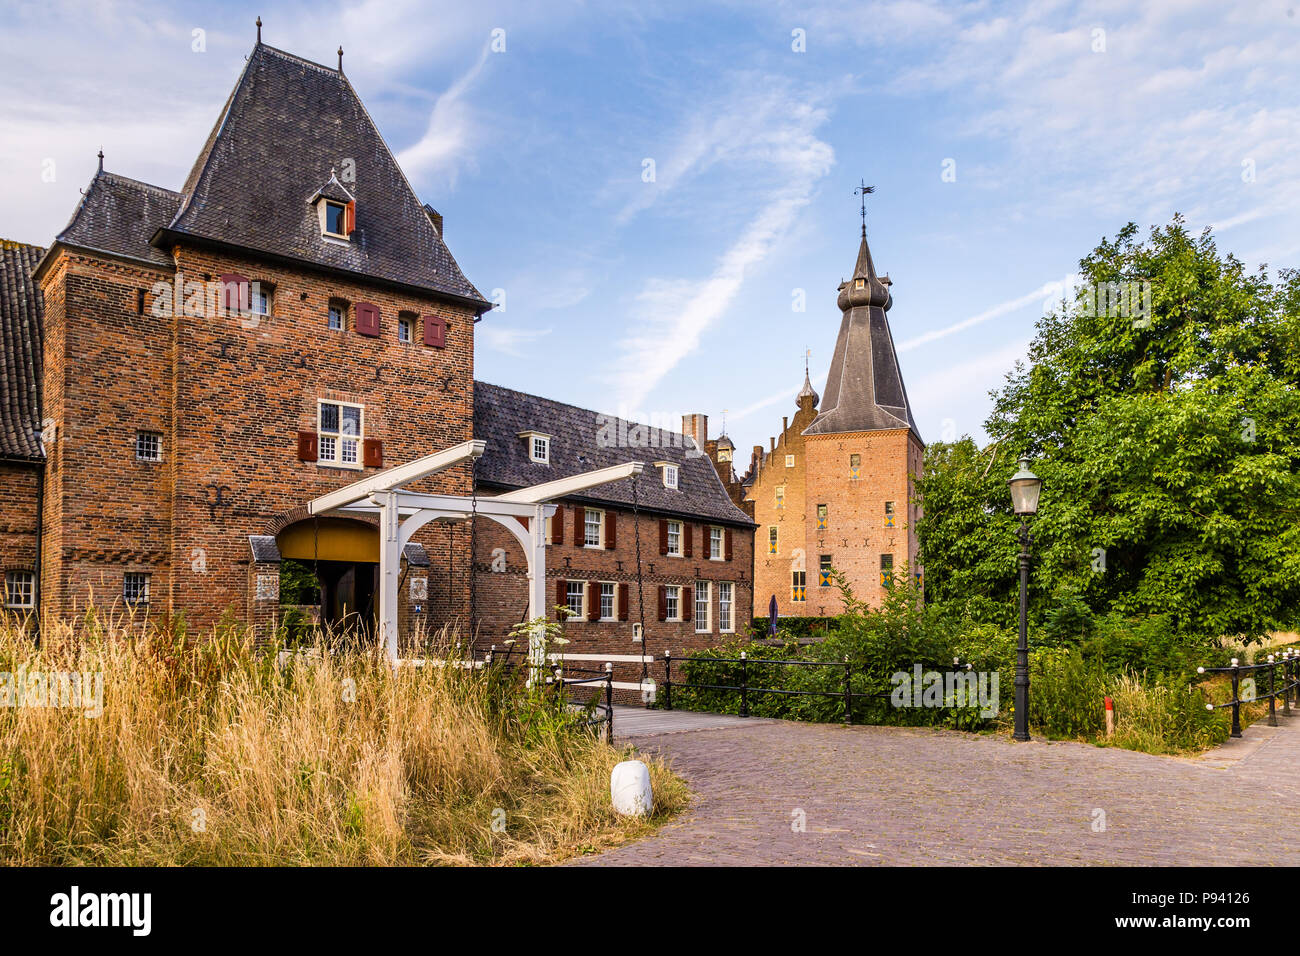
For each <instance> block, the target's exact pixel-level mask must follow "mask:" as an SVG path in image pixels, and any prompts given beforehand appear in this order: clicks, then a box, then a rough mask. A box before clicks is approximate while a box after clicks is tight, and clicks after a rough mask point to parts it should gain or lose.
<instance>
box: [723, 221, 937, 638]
mask: <svg viewBox="0 0 1300 956" xmlns="http://www.w3.org/2000/svg"><path fill="white" fill-rule="evenodd" d="M838 305H839V307H840V311H841V313H842V318H841V320H840V330H839V337H838V338H837V340H836V342H835V354H834V357H833V358H832V360H831V367H830V373H829V375H828V376H827V380H826V388H825V395H824V396H818V394H817V392H816V391H815V390H814V389H813V387H812V383H811V382H810V381H809V379H808V376H807V374H806V373H805V375H804V384H803V388H802V389H801V390H800V391H799V394H798V395H797V396H796V405H797V411H796V412H795V415H794V418H793V419H790V418H788V417H787V418H784V419H783V420H782V425H781V433H780V435H779V436H774V437H773V438H772V440H771V447H770V448H769V449H768V450H767V451H766V452H764V451H763V448H762V446H755V448H754V452H753V461H752V465H751V470H750V473H749V474H748V475H747V476H746V478H745V479H744V480H743V485H744V487H745V489H746V499H745V500H746V504H747V506H748V508H747V511H748V514H749V515H750V516H751V517H752V518H753V519H754V521H755V522H756V524H757V526H758V527H757V529H756V531H755V541H754V614H755V616H766V615H767V613H768V606H769V602H770V601H771V599H772V598H773V597H775V598H776V603H777V609H778V613H779V614H780V615H781V616H811V617H827V616H833V615H836V614H839V613H841V612H842V610H843V601H842V599H841V596H840V591H839V589H838V588H837V587H836V586H835V581H834V579H833V571H838V572H840V573H842V574H843V576H844V578H845V580H846V581H847V582H848V584H849V585H850V587H851V588H852V591H853V594H854V596H855V597H856V598H857V599H858V600H863V601H866V602H868V603H869V604H871V605H873V606H878V605H879V604H880V603H881V601H882V600H883V598H884V595H885V593H886V590H887V589H888V588H890V587H892V586H893V585H894V584H895V583H896V582H897V581H898V580H899V577H900V575H902V574H910V575H912V576H913V577H914V579H915V580H916V582H917V583H918V584H919V583H920V582H921V568H920V565H919V564H918V562H917V551H918V542H917V536H916V524H917V520H918V518H919V517H920V505H919V503H917V501H916V494H915V479H916V477H917V476H919V475H920V474H921V469H922V456H923V453H924V449H925V446H924V444H923V443H922V441H921V436H920V434H919V432H918V430H917V427H916V422H915V421H914V420H913V418H912V410H911V407H910V406H909V404H908V400H907V390H906V388H905V387H904V385H903V376H902V372H901V371H900V369H899V366H898V357H897V355H896V354H895V351H894V341H893V336H892V334H891V333H890V329H889V319H888V317H887V314H886V313H888V311H889V309H890V307H891V306H892V305H893V298H892V296H891V294H890V281H889V277H888V276H883V277H881V276H878V275H877V274H876V267H875V264H874V263H873V262H872V259H871V250H870V249H869V248H868V246H867V235H866V229H865V226H864V228H863V232H862V240H861V244H860V246H859V249H858V258H857V262H856V263H855V264H854V268H853V276H852V278H850V279H849V281H848V282H843V283H841V284H840V286H839V298H838Z"/></svg>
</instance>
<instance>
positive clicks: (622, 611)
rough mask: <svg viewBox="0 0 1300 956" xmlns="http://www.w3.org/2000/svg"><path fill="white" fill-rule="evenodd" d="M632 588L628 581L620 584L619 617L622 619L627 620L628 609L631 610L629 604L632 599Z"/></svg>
mask: <svg viewBox="0 0 1300 956" xmlns="http://www.w3.org/2000/svg"><path fill="white" fill-rule="evenodd" d="M630 590H631V589H630V588H628V586H627V583H626V582H624V583H623V584H620V585H619V586H618V619H619V620H620V621H626V620H627V615H628V611H629V610H630V608H629V607H628V604H629V603H630V601H631V598H630V597H629V594H630Z"/></svg>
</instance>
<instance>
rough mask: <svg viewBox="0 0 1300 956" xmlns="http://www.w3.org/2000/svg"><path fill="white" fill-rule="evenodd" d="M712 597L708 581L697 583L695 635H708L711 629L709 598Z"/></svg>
mask: <svg viewBox="0 0 1300 956" xmlns="http://www.w3.org/2000/svg"><path fill="white" fill-rule="evenodd" d="M711 596H712V594H711V587H710V584H709V582H708V581H696V582H695V633H696V634H707V633H709V631H710V630H711V628H710V627H709V603H710V602H709V598H710V597H711Z"/></svg>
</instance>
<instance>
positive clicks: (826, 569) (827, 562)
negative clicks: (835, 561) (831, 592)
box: [817, 554, 831, 588]
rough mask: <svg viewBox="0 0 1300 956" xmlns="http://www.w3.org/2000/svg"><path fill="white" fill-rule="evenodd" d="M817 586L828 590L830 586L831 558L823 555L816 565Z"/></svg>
mask: <svg viewBox="0 0 1300 956" xmlns="http://www.w3.org/2000/svg"><path fill="white" fill-rule="evenodd" d="M817 586H818V587H822V588H828V587H830V586H831V556H830V555H829V554H823V555H822V556H821V559H820V560H819V561H818V564H817Z"/></svg>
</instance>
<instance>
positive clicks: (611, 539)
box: [605, 511, 618, 551]
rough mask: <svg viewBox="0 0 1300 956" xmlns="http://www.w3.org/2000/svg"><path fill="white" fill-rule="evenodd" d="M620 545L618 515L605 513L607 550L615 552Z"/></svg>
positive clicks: (610, 512) (609, 512)
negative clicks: (618, 544)
mask: <svg viewBox="0 0 1300 956" xmlns="http://www.w3.org/2000/svg"><path fill="white" fill-rule="evenodd" d="M617 543H618V515H616V514H614V512H612V511H606V512H605V550H606V551H613V550H614V548H615V546H616V545H617Z"/></svg>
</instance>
